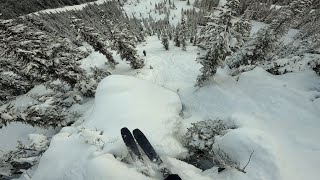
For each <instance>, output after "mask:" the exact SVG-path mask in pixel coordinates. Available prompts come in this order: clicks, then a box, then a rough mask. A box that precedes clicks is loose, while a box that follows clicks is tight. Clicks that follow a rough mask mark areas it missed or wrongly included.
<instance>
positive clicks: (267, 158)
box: [34, 37, 320, 180]
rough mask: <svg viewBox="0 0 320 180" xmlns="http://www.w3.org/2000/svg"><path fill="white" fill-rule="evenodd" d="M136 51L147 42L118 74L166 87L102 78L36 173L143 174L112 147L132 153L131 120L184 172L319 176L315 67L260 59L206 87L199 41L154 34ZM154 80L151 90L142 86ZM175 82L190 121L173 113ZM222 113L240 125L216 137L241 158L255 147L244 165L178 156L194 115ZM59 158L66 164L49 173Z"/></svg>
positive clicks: (186, 175)
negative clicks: (166, 39)
mask: <svg viewBox="0 0 320 180" xmlns="http://www.w3.org/2000/svg"><path fill="white" fill-rule="evenodd" d="M138 50H139V51H140V52H142V50H146V51H147V56H146V57H145V59H146V63H147V65H146V67H145V68H144V69H142V70H138V71H137V70H130V69H129V66H128V65H126V64H124V63H121V64H120V65H119V67H118V70H116V71H114V74H117V73H118V74H127V75H132V76H135V77H137V78H140V79H145V80H147V81H150V82H153V83H155V84H158V85H160V86H162V87H164V89H163V88H161V87H156V86H154V85H151V84H150V83H148V82H147V81H139V80H136V79H132V78H128V77H123V78H122V76H116V77H115V78H110V79H109V80H108V78H107V79H106V80H104V81H103V83H102V85H100V86H99V88H98V89H99V90H98V93H97V98H96V100H95V101H96V102H95V104H94V106H93V109H94V110H93V111H91V110H89V111H88V112H89V113H88V116H86V117H85V118H84V123H82V124H81V123H78V125H80V126H78V127H71V128H64V129H63V130H62V132H61V133H60V134H58V135H57V136H56V137H55V138H54V140H53V143H52V145H51V146H50V148H49V150H48V151H47V152H46V153H45V155H44V157H43V158H42V160H41V163H40V165H39V168H38V169H37V171H36V174H35V176H34V178H35V179H52V177H61V178H62V177H63V178H67V179H92V178H93V179H108V178H110V177H112V178H113V179H117V178H120V179H121V178H122V179H123V178H129V176H135V177H137V178H138V179H143V178H147V177H144V176H141V174H139V171H140V170H141V167H139V166H132V165H127V164H125V163H121V162H119V160H118V159H115V158H114V157H113V156H111V155H110V153H112V154H116V155H118V156H124V155H125V154H126V153H127V152H126V149H125V147H124V144H123V142H121V140H119V129H120V128H121V127H122V126H126V125H128V126H129V127H130V128H131V129H132V128H135V127H139V128H142V129H143V130H144V131H146V134H147V135H148V137H149V138H150V139H151V141H152V143H153V144H154V145H155V147H156V149H157V150H158V151H159V153H160V154H161V156H162V157H163V159H164V160H165V162H166V165H167V166H168V167H169V168H170V169H171V170H172V171H173V172H176V173H179V175H180V176H181V177H182V178H183V179H221V180H225V179H237V180H238V179H240V180H241V179H250V180H260V179H266V180H267V179H273V180H281V179H284V180H286V179H292V180H298V179H302V178H306V179H317V177H318V172H319V170H320V169H319V166H317V163H318V162H319V160H320V159H319V158H320V145H319V144H318V140H317V137H319V135H320V132H319V131H318V129H319V128H320V122H319V117H320V111H319V110H320V106H319V103H317V102H318V99H317V97H319V96H320V92H319V89H320V79H319V77H318V76H317V75H316V74H315V73H314V72H312V71H305V72H299V73H291V74H286V75H282V76H274V75H271V74H269V73H267V72H265V71H264V70H263V69H261V68H256V69H254V70H252V71H250V72H247V73H243V74H241V75H240V76H239V77H230V76H228V75H226V74H227V73H226V72H227V71H228V69H219V71H218V73H217V75H216V77H215V78H214V79H211V81H210V82H209V83H208V84H207V85H206V86H205V87H203V88H201V89H196V88H195V87H194V84H195V79H196V76H197V75H198V74H199V68H200V66H199V65H198V64H196V63H195V61H194V59H195V57H196V48H195V47H192V46H188V47H187V52H183V51H182V50H181V49H180V48H177V47H173V46H171V47H170V50H169V51H165V50H164V49H163V47H162V45H161V42H160V41H159V40H158V39H157V38H156V37H150V38H148V39H147V42H146V43H145V44H142V45H140V46H139V47H138ZM150 65H151V66H152V68H149V66H150ZM120 77H121V78H120ZM118 78H120V79H118ZM138 82H139V83H138ZM140 82H141V83H140ZM136 83H137V84H136ZM134 84H136V85H134ZM150 87H153V88H151V89H152V90H151V89H150V90H146V89H148V88H150ZM144 88H146V89H144ZM166 88H168V89H170V90H171V91H170V90H165V89H166ZM173 91H175V92H177V93H178V95H179V97H180V99H181V102H182V104H183V106H184V109H183V114H184V115H187V116H185V119H184V120H179V119H180V118H179V117H178V116H177V114H178V112H179V107H180V105H178V104H180V103H179V100H178V98H177V96H176V95H175V93H174V92H173ZM162 92H166V93H164V94H168V96H167V95H164V94H163V93H162ZM170 94H171V95H170ZM146 98H147V99H146ZM169 99H173V100H170V102H172V103H169V101H168V103H169V104H170V105H168V106H167V105H166V103H164V104H163V105H161V104H162V103H161V102H167V100H169ZM147 102H149V103H147ZM174 104H176V105H174ZM137 109H138V110H137ZM138 112H139V113H138ZM166 112H167V113H166ZM131 116H132V118H131ZM216 118H220V119H222V120H224V121H233V122H234V123H235V124H237V125H238V126H239V128H238V129H236V130H233V131H231V132H229V133H227V134H226V135H225V136H223V137H221V138H219V139H217V146H219V147H220V148H223V149H224V150H225V151H226V152H227V153H229V154H230V155H231V156H232V157H233V158H234V159H235V160H237V161H239V162H240V165H241V166H242V167H243V166H244V165H245V164H246V162H247V160H248V157H249V155H250V153H251V152H252V151H253V150H254V155H253V157H252V160H251V162H250V164H249V165H248V167H247V169H246V171H247V173H246V174H243V173H240V172H238V171H236V170H227V171H224V172H223V173H221V174H217V171H216V168H213V169H210V170H207V171H205V172H201V170H199V169H197V168H195V167H193V166H191V165H188V164H186V163H184V162H181V161H179V160H176V159H173V158H175V157H181V156H183V154H184V149H183V148H181V146H180V144H179V143H178V142H177V141H175V137H176V135H177V136H179V135H181V134H183V133H184V132H185V131H186V127H188V126H190V124H191V123H192V122H197V121H200V120H205V119H216ZM166 119H170V120H171V121H165V120H166ZM163 122H172V123H168V124H167V125H168V127H171V128H169V129H166V128H164V127H163V125H161V123H163ZM173 122H178V123H173ZM172 125H173V126H172ZM174 126H175V127H178V128H174V129H175V131H174V132H172V131H171V130H170V129H172V127H174ZM83 127H85V129H83ZM96 130H97V131H96ZM101 130H103V133H102V135H101V133H100V131H101ZM169 132H170V133H169ZM172 133H173V134H172ZM155 134H159V135H160V136H162V137H166V138H159V137H157V136H156V135H155ZM165 134H171V135H170V136H166V135H165ZM168 137H171V138H172V139H171V140H170V138H169V139H168ZM97 139H100V140H97ZM102 142H103V143H102ZM102 144H104V145H102ZM66 157H68V158H66ZM56 166H62V167H65V168H61V169H57V170H56V171H53V172H51V171H52V168H53V167H56ZM142 168H143V167H142ZM146 168H150V167H146ZM149 170H150V169H149ZM121 172H125V173H121ZM127 172H128V173H127ZM296 172H299V173H296ZM125 174H127V175H125ZM153 178H157V179H159V178H160V175H159V174H157V173H156V172H154V176H153ZM160 179H161V178H160Z"/></svg>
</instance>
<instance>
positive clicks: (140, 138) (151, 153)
mask: <svg viewBox="0 0 320 180" xmlns="http://www.w3.org/2000/svg"><path fill="white" fill-rule="evenodd" d="M133 136H134V138H135V139H136V140H137V142H138V144H139V146H140V147H141V149H142V150H143V152H144V153H145V154H146V155H147V156H148V158H149V159H150V161H151V162H153V163H155V164H157V165H158V166H159V168H160V171H161V173H162V174H163V177H164V178H166V177H168V175H170V174H171V172H170V170H169V169H167V168H166V167H162V166H163V161H162V159H161V158H160V156H159V155H158V153H157V152H156V151H155V150H154V148H153V147H152V145H151V143H150V142H149V140H148V139H147V137H146V136H145V135H144V134H143V133H142V132H141V131H140V130H139V129H135V130H133Z"/></svg>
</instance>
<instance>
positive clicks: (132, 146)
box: [121, 127, 142, 161]
mask: <svg viewBox="0 0 320 180" xmlns="http://www.w3.org/2000/svg"><path fill="white" fill-rule="evenodd" d="M121 136H122V139H123V142H124V143H125V145H126V146H127V148H128V151H129V154H130V156H131V158H132V160H133V161H137V160H142V155H141V153H140V151H139V148H138V146H137V143H136V141H135V140H134V138H133V136H132V134H131V132H130V130H129V129H128V128H126V127H124V128H122V129H121Z"/></svg>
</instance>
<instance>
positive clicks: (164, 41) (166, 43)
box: [161, 33, 169, 50]
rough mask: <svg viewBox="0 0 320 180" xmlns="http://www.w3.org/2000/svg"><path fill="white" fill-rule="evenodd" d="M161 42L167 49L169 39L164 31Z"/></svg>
mask: <svg viewBox="0 0 320 180" xmlns="http://www.w3.org/2000/svg"><path fill="white" fill-rule="evenodd" d="M161 43H162V44H163V46H164V49H165V50H169V40H168V36H167V34H166V33H164V34H163V35H162V40H161Z"/></svg>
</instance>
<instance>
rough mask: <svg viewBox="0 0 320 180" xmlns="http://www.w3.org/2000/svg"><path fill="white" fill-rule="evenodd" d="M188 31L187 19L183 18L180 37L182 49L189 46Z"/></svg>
mask: <svg viewBox="0 0 320 180" xmlns="http://www.w3.org/2000/svg"><path fill="white" fill-rule="evenodd" d="M187 32H188V27H187V25H186V21H185V20H184V19H182V20H181V27H180V32H179V38H180V39H181V40H180V42H181V44H182V50H184V51H186V50H187V49H186V46H187Z"/></svg>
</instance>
